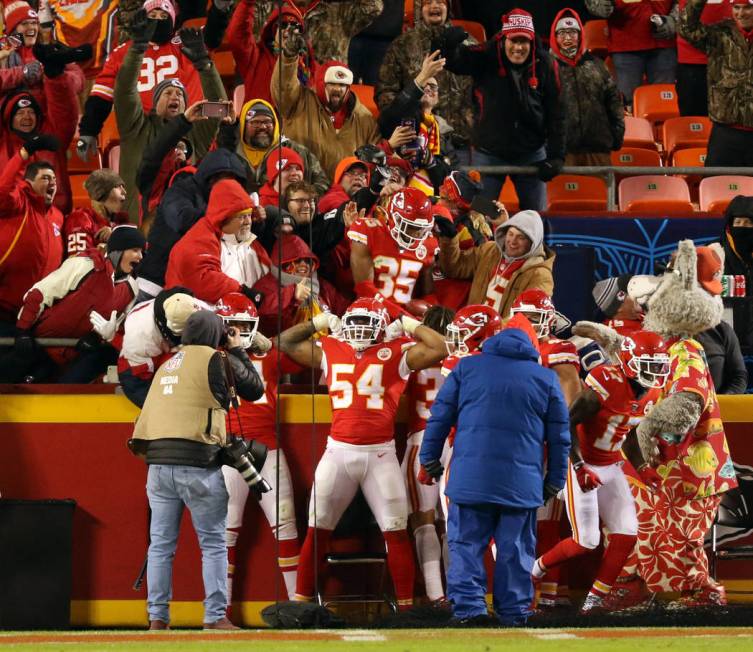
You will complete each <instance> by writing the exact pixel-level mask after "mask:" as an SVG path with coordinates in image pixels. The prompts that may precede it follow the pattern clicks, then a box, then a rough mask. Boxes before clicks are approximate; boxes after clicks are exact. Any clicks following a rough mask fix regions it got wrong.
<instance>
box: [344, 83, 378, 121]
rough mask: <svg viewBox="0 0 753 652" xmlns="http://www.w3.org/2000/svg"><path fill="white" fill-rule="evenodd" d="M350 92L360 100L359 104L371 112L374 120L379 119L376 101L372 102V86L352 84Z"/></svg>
mask: <svg viewBox="0 0 753 652" xmlns="http://www.w3.org/2000/svg"><path fill="white" fill-rule="evenodd" d="M350 90H352V91H353V92H354V93H355V94H356V97H358V99H359V100H361V104H363V105H364V106H365V107H366V108H367V109H368V110H369V111H371V114H372V115H373V116H374V117H375V118H378V117H379V109H378V108H377V105H376V101H375V100H374V87H373V86H369V85H368V84H353V85H352V86H351V87H350Z"/></svg>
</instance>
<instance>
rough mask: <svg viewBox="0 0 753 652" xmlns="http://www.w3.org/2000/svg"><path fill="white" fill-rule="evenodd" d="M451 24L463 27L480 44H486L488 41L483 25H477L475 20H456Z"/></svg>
mask: <svg viewBox="0 0 753 652" xmlns="http://www.w3.org/2000/svg"><path fill="white" fill-rule="evenodd" d="M450 22H451V23H452V24H453V25H455V27H462V28H463V29H464V30H465V31H466V32H468V33H469V34H470V35H471V36H472V37H473V38H475V39H476V40H477V41H478V42H479V43H484V42H485V41H486V30H485V29H484V26H483V25H482V24H481V23H477V22H476V21H474V20H455V19H454V18H453V19H452V20H451V21H450Z"/></svg>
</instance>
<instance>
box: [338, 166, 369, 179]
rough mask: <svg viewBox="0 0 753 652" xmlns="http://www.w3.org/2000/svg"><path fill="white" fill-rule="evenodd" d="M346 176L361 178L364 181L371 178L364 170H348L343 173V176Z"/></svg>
mask: <svg viewBox="0 0 753 652" xmlns="http://www.w3.org/2000/svg"><path fill="white" fill-rule="evenodd" d="M346 174H347V175H348V176H349V177H361V178H362V179H366V178H367V177H368V176H369V173H368V172H367V171H366V170H364V169H362V168H356V169H354V170H346V171H345V172H344V173H343V176H345V175H346Z"/></svg>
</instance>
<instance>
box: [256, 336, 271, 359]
mask: <svg viewBox="0 0 753 652" xmlns="http://www.w3.org/2000/svg"><path fill="white" fill-rule="evenodd" d="M271 348H272V340H270V339H269V338H268V337H267V336H266V335H262V334H261V333H260V332H259V331H256V332H255V333H254V339H252V340H251V350H252V351H253V352H254V353H258V354H259V355H263V354H265V353H267V351H269V350H270V349H271Z"/></svg>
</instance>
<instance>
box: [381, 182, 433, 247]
mask: <svg viewBox="0 0 753 652" xmlns="http://www.w3.org/2000/svg"><path fill="white" fill-rule="evenodd" d="M387 215H388V217H389V222H390V235H392V237H393V238H394V240H395V242H397V244H398V245H399V246H400V247H402V248H403V249H408V250H410V251H413V250H415V249H418V247H419V246H420V245H421V243H422V242H423V241H424V240H426V238H428V237H429V234H430V233H431V230H432V228H433V227H434V215H433V214H432V210H431V202H430V201H429V198H428V197H427V196H426V195H425V194H424V193H422V192H421V191H420V190H418V189H416V188H402V189H401V190H398V191H397V192H396V193H395V194H394V195H392V197H390V202H389V204H388V206H387Z"/></svg>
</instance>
